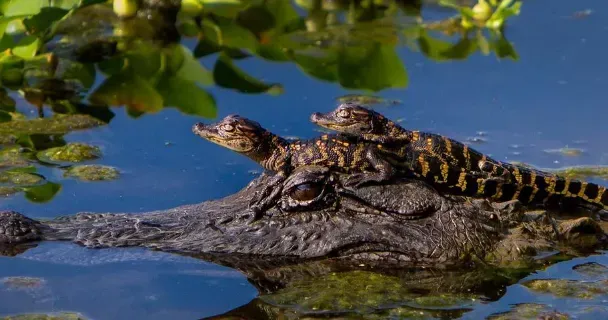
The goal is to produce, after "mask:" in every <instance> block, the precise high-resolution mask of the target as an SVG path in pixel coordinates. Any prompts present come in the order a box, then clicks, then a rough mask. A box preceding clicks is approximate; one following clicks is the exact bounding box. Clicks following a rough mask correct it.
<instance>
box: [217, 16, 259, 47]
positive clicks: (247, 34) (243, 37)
mask: <svg viewBox="0 0 608 320" xmlns="http://www.w3.org/2000/svg"><path fill="white" fill-rule="evenodd" d="M216 22H217V26H218V27H219V28H220V31H221V34H220V39H219V41H220V42H219V44H220V45H222V46H226V47H231V48H239V49H249V50H251V51H254V50H255V48H256V46H257V43H258V41H257V39H256V38H255V36H254V35H253V33H252V32H251V31H249V30H247V29H246V28H244V27H241V26H240V25H238V24H236V23H234V21H233V20H230V19H226V18H218V19H217V20H216Z"/></svg>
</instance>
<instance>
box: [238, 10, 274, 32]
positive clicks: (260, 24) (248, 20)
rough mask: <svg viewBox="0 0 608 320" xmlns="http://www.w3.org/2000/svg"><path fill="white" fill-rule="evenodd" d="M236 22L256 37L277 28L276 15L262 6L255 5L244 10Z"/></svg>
mask: <svg viewBox="0 0 608 320" xmlns="http://www.w3.org/2000/svg"><path fill="white" fill-rule="evenodd" d="M236 21H237V22H238V24H239V25H240V26H242V27H245V28H246V29H247V30H249V31H251V32H252V33H253V34H256V35H259V34H260V33H262V32H264V31H266V30H269V29H272V28H273V27H274V26H275V20H274V15H273V14H272V13H271V12H270V11H268V9H266V8H265V7H264V6H262V5H254V6H250V7H248V8H247V9H245V10H242V11H241V12H239V14H238V16H237V20H236Z"/></svg>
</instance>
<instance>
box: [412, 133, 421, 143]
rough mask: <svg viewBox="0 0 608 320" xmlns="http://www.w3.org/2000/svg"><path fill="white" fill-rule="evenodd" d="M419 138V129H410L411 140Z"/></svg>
mask: <svg viewBox="0 0 608 320" xmlns="http://www.w3.org/2000/svg"><path fill="white" fill-rule="evenodd" d="M418 140H420V131H412V141H418Z"/></svg>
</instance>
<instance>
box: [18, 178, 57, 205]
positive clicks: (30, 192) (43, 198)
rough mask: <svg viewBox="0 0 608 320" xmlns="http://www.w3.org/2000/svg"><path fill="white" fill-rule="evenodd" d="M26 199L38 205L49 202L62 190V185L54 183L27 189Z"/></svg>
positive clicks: (25, 189)
mask: <svg viewBox="0 0 608 320" xmlns="http://www.w3.org/2000/svg"><path fill="white" fill-rule="evenodd" d="M23 189H24V191H25V198H26V199H28V200H30V201H32V202H37V203H44V202H48V201H50V200H51V199H53V197H55V195H56V194H57V193H58V192H59V190H61V185H60V184H57V183H54V182H47V183H45V184H43V185H39V186H33V187H25V188H23Z"/></svg>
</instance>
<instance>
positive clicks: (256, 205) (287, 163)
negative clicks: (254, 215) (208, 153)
mask: <svg viewBox="0 0 608 320" xmlns="http://www.w3.org/2000/svg"><path fill="white" fill-rule="evenodd" d="M192 131H193V132H194V133H195V134H197V135H199V136H200V137H202V138H204V139H207V140H209V141H211V142H213V143H216V144H218V145H221V146H223V147H226V148H228V149H230V150H233V151H236V152H238V153H240V154H243V155H245V156H247V157H249V158H251V159H252V160H254V161H256V162H257V163H259V164H260V165H261V166H262V167H263V168H264V169H266V170H270V171H273V172H276V173H277V175H276V176H275V181H274V183H272V184H271V185H270V186H269V188H268V189H267V190H264V191H263V192H262V193H261V194H260V195H261V196H260V197H259V199H256V200H255V201H254V202H253V203H252V208H253V209H254V210H255V211H257V212H262V211H263V210H264V209H265V208H266V207H267V206H268V205H269V204H270V203H271V202H272V201H273V200H274V199H275V198H276V197H277V196H278V194H279V192H280V191H281V190H280V188H278V186H279V185H280V183H281V182H282V181H283V180H284V179H285V178H286V177H287V176H288V175H289V174H290V173H291V172H292V171H293V170H294V169H296V168H299V167H302V166H307V165H316V166H323V167H326V168H330V169H332V170H335V171H340V172H344V173H354V174H353V175H351V176H350V177H349V180H348V181H347V182H346V185H348V186H359V185H362V184H364V183H367V182H370V181H374V182H384V181H387V180H389V179H390V178H391V177H392V176H393V167H392V165H390V164H389V163H388V162H387V161H386V160H384V159H382V158H380V157H379V156H378V155H377V151H378V150H377V149H376V145H375V144H369V143H358V142H357V141H355V140H353V139H347V138H341V137H338V136H328V135H324V136H322V137H319V138H315V139H310V140H297V141H287V140H285V139H283V138H281V137H279V136H277V135H275V134H273V133H272V132H270V131H268V130H266V129H264V128H262V126H260V124H258V123H257V122H255V121H252V120H249V119H246V118H243V117H240V116H237V115H229V116H227V117H225V118H224V119H223V120H222V121H220V122H218V123H216V124H210V125H204V124H202V123H197V124H195V125H194V126H193V128H192Z"/></svg>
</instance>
